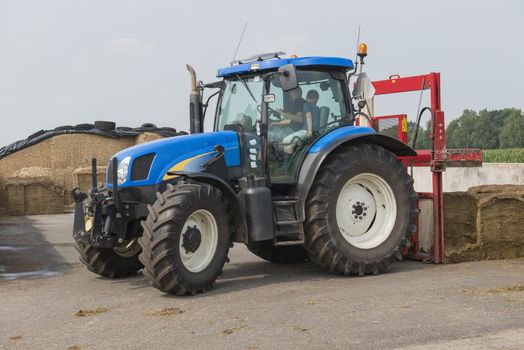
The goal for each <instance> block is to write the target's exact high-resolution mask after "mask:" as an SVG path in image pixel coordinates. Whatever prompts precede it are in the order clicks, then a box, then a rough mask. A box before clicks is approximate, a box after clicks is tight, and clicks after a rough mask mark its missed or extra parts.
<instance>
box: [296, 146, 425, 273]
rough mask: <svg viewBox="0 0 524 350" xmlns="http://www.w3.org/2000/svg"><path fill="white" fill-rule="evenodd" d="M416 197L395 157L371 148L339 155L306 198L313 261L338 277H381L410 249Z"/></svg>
mask: <svg viewBox="0 0 524 350" xmlns="http://www.w3.org/2000/svg"><path fill="white" fill-rule="evenodd" d="M416 198H417V195H416V193H415V191H414V189H413V179H412V178H411V177H410V176H409V175H408V174H407V172H406V169H405V167H404V166H403V165H402V164H401V163H400V162H399V161H398V160H397V159H396V157H395V155H394V154H393V153H391V152H388V151H386V150H385V149H383V148H382V147H379V146H376V145H369V144H356V145H352V146H347V147H344V148H342V149H341V150H339V151H336V153H334V154H332V155H330V156H329V158H328V159H327V160H326V163H325V164H324V165H323V166H322V167H321V169H320V170H319V173H318V174H317V178H316V179H315V182H314V184H313V186H312V189H311V191H310V194H309V197H308V200H307V215H306V216H307V218H306V248H307V249H308V251H309V253H310V256H311V258H312V259H313V260H315V261H317V262H318V263H320V264H321V265H323V266H325V267H327V268H329V269H330V270H331V271H333V272H335V273H341V274H345V275H349V274H359V275H361V276H362V275H364V274H366V273H374V274H376V273H378V272H379V271H380V270H383V269H384V268H386V267H388V266H389V265H390V263H391V262H392V261H393V260H394V259H399V260H400V259H402V255H401V251H402V249H403V248H404V247H406V246H409V244H410V241H409V238H410V235H411V234H412V233H413V232H414V230H415V226H414V220H415V217H416V215H417V213H418V211H417V209H416V203H415V201H416Z"/></svg>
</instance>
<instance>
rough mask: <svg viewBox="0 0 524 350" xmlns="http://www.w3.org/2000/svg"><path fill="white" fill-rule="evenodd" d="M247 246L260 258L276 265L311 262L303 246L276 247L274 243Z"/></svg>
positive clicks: (267, 242) (264, 242) (266, 242)
mask: <svg viewBox="0 0 524 350" xmlns="http://www.w3.org/2000/svg"><path fill="white" fill-rule="evenodd" d="M246 246H247V249H248V250H249V251H250V252H251V253H253V254H255V255H256V256H258V257H259V258H262V259H264V260H267V261H270V262H273V263H276V264H292V263H299V262H305V261H308V260H309V257H308V255H307V252H306V249H304V246H302V245H292V246H275V245H273V242H272V241H262V242H252V243H250V244H246Z"/></svg>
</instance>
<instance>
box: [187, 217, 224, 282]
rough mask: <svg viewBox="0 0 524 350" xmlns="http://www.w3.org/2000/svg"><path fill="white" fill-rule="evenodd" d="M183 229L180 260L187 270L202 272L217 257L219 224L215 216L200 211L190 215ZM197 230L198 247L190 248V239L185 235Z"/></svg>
mask: <svg viewBox="0 0 524 350" xmlns="http://www.w3.org/2000/svg"><path fill="white" fill-rule="evenodd" d="M183 227H184V228H183V232H182V234H181V236H180V240H179V241H180V242H179V251H180V259H181V260H182V264H183V265H184V267H185V268H186V269H187V270H189V271H191V272H195V273H196V272H200V271H202V270H204V269H205V268H206V267H207V266H208V265H209V264H210V263H211V260H213V257H214V256H215V252H216V249H217V245H218V225H217V222H216V220H215V217H214V216H213V214H211V213H210V212H209V211H207V210H204V209H200V210H197V211H195V212H193V213H192V214H191V215H189V217H188V218H187V220H186V222H185V224H184V226H183ZM195 229H196V230H198V231H199V233H200V240H199V242H198V247H196V246H195V245H192V246H191V247H188V245H187V240H188V239H187V237H185V235H188V234H189V232H191V231H190V230H192V231H193V232H196V231H194V230H195ZM184 243H185V244H184Z"/></svg>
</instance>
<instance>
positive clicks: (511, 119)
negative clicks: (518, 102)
mask: <svg viewBox="0 0 524 350" xmlns="http://www.w3.org/2000/svg"><path fill="white" fill-rule="evenodd" d="M500 147H501V148H518V147H524V114H523V113H522V111H521V110H519V109H512V110H511V111H510V113H509V116H508V117H507V118H506V120H505V122H504V126H503V127H502V130H501V131H500Z"/></svg>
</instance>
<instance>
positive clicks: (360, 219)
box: [336, 173, 397, 249]
mask: <svg viewBox="0 0 524 350" xmlns="http://www.w3.org/2000/svg"><path fill="white" fill-rule="evenodd" d="M396 216H397V204H396V200H395V194H394V193H393V190H392V189H391V187H390V186H389V184H388V183H387V182H386V180H384V179H383V178H382V177H380V176H378V175H376V174H371V173H362V174H359V175H356V176H354V177H353V178H351V179H349V180H348V181H347V182H346V183H345V184H344V186H342V189H341V190H340V193H339V195H338V199H337V204H336V218H337V224H338V228H339V229H340V232H341V233H342V236H343V237H344V239H345V240H346V241H347V242H348V243H350V244H351V245H353V246H355V247H357V248H361V249H372V248H375V247H377V246H379V245H380V244H382V243H384V241H385V240H386V239H387V238H388V237H389V236H390V234H391V232H392V230H393V227H394V225H395V221H396Z"/></svg>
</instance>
